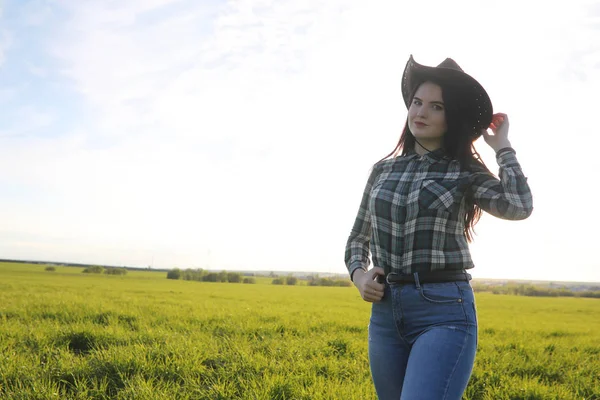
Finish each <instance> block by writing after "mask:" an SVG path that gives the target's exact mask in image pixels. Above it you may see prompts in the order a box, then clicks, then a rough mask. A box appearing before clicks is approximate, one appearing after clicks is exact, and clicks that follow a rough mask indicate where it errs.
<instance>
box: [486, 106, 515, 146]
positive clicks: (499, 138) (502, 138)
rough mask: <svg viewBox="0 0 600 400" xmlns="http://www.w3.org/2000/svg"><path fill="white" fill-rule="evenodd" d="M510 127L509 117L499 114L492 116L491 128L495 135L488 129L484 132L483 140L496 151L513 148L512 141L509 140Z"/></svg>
mask: <svg viewBox="0 0 600 400" xmlns="http://www.w3.org/2000/svg"><path fill="white" fill-rule="evenodd" d="M508 126H509V123H508V115H506V114H504V113H497V114H494V115H493V116H492V123H491V124H490V126H489V129H491V130H492V133H493V135H492V134H490V133H489V132H488V131H487V129H484V130H483V139H484V140H485V142H486V143H487V144H488V145H489V146H490V147H491V148H492V149H494V151H498V150H500V149H502V148H504V147H511V145H510V140H508Z"/></svg>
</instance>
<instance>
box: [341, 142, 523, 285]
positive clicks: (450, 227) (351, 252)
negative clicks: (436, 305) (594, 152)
mask: <svg viewBox="0 0 600 400" xmlns="http://www.w3.org/2000/svg"><path fill="white" fill-rule="evenodd" d="M496 160H497V162H498V165H499V166H500V172H499V175H498V176H499V177H500V179H499V180H498V178H496V177H495V176H494V175H493V174H491V173H490V172H489V171H488V170H487V169H485V168H484V167H483V166H482V165H480V164H476V165H475V164H474V165H473V167H472V168H470V171H467V170H464V169H461V167H460V164H459V162H458V161H457V160H452V159H450V157H448V156H446V155H445V154H444V151H443V150H441V149H440V150H436V151H433V152H430V153H427V154H426V155H424V156H419V155H418V154H416V153H414V152H413V153H412V154H407V155H404V156H399V157H396V158H393V159H388V160H383V161H380V162H378V163H377V164H375V165H374V166H373V169H372V172H371V174H370V176H369V179H368V181H367V185H366V187H365V190H364V193H363V196H362V201H361V204H360V208H359V210H358V215H357V216H356V220H355V222H354V226H353V227H352V231H351V233H350V236H349V238H348V241H347V244H346V252H345V263H346V267H347V268H348V272H349V273H350V276H352V273H353V272H354V270H356V269H357V268H363V269H364V270H367V269H368V267H369V265H370V260H369V252H370V253H371V256H372V259H373V265H374V266H377V267H381V268H383V269H384V271H385V273H386V274H387V273H390V272H394V273H397V274H411V273H414V272H426V271H433V270H462V269H469V268H473V261H472V259H471V254H470V252H469V247H468V244H467V239H466V236H465V233H464V227H465V222H464V221H465V213H466V211H467V205H468V204H469V202H475V204H477V205H478V206H479V207H481V208H482V209H483V210H484V211H486V212H488V213H490V214H492V215H494V216H496V217H499V218H503V219H509V220H520V219H525V218H527V217H528V216H529V215H530V214H531V212H532V210H533V200H532V196H531V191H530V189H529V185H528V184H527V178H526V177H525V176H524V175H523V172H522V170H521V166H520V165H519V162H518V161H517V158H516V156H515V153H514V151H511V150H509V151H501V152H500V153H499V154H498V155H497V156H496Z"/></svg>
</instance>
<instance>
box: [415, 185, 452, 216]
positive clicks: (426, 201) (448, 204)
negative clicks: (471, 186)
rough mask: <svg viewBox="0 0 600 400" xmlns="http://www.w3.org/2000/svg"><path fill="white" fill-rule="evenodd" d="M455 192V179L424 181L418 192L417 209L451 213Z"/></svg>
mask: <svg viewBox="0 0 600 400" xmlns="http://www.w3.org/2000/svg"><path fill="white" fill-rule="evenodd" d="M457 191H458V180H457V179H425V180H423V183H422V184H421V190H420V192H419V207H420V208H422V209H425V210H443V211H448V212H451V211H452V209H453V206H454V199H455V197H456V193H457Z"/></svg>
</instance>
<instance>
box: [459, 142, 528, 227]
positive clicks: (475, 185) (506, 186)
mask: <svg viewBox="0 0 600 400" xmlns="http://www.w3.org/2000/svg"><path fill="white" fill-rule="evenodd" d="M496 160H497V162H498V165H499V167H500V172H499V174H498V176H499V177H500V179H498V178H496V177H495V176H494V175H493V174H491V173H490V172H489V171H487V170H483V168H478V169H476V170H475V171H474V173H473V174H471V176H470V188H471V194H472V196H473V200H474V202H475V204H476V205H478V206H479V207H481V209H482V210H484V211H486V212H488V213H490V214H492V215H493V216H495V217H498V218H502V219H509V220H521V219H525V218H527V217H529V216H530V215H531V212H532V211H533V197H532V195H531V190H530V188H529V185H528V183H527V178H526V177H525V175H524V174H523V171H522V170H521V165H520V164H519V162H518V161H517V157H516V155H515V153H514V152H513V151H506V152H502V153H500V154H499V155H498V156H497V157H496Z"/></svg>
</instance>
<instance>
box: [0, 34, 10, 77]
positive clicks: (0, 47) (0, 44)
mask: <svg viewBox="0 0 600 400" xmlns="http://www.w3.org/2000/svg"><path fill="white" fill-rule="evenodd" d="M11 45H12V37H11V35H10V32H9V31H8V30H6V29H0V68H2V65H3V64H4V62H5V61H6V52H7V50H8V49H9V48H10V47H11Z"/></svg>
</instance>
